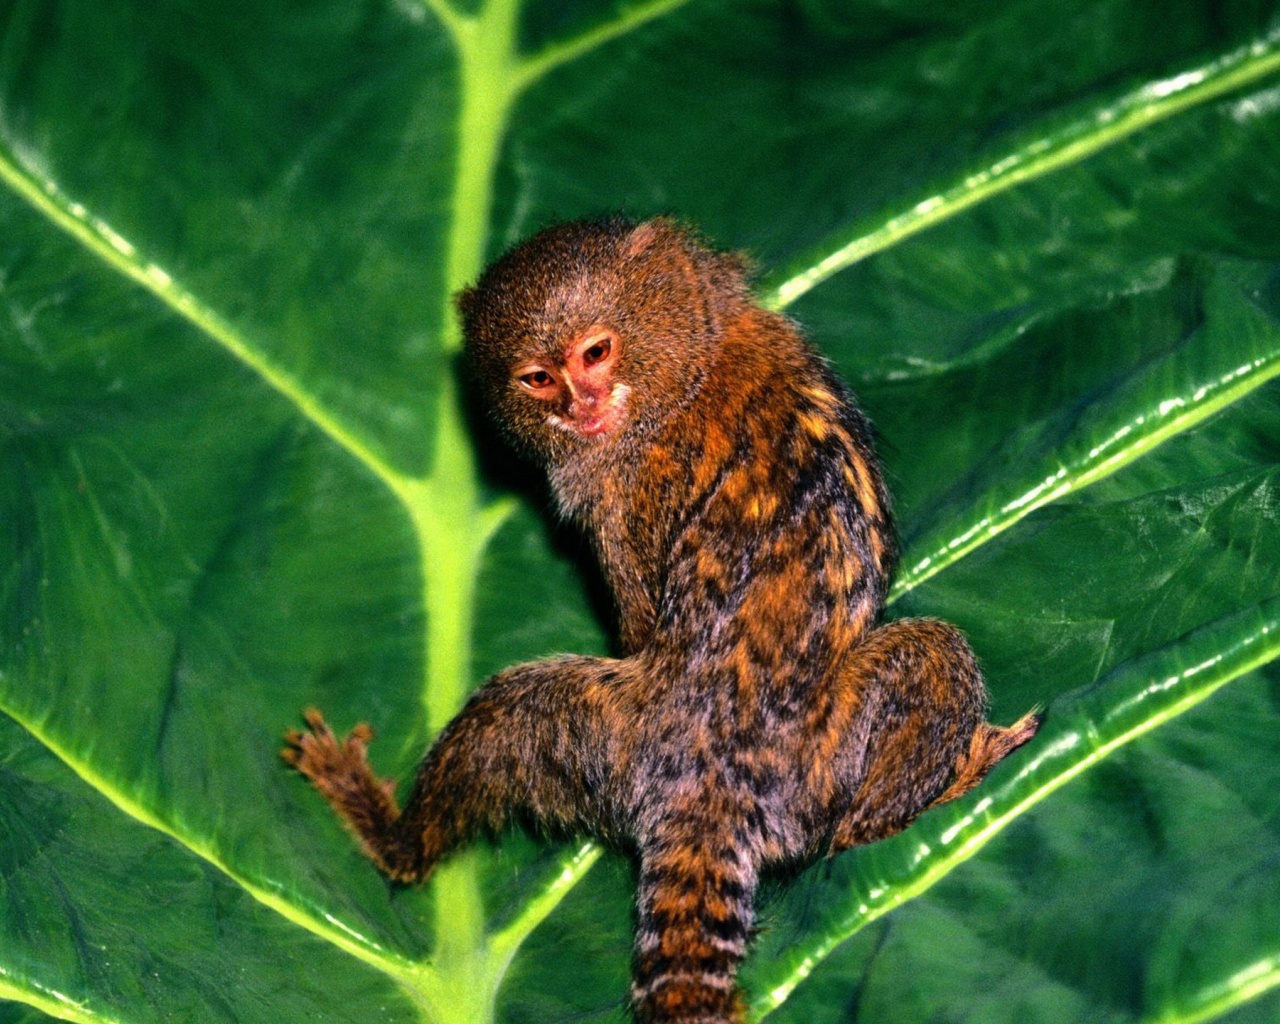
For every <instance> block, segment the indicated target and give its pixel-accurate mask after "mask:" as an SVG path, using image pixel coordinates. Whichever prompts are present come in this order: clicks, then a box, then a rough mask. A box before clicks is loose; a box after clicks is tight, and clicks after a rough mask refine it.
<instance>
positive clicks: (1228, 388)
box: [888, 355, 1280, 604]
mask: <svg viewBox="0 0 1280 1024" xmlns="http://www.w3.org/2000/svg"><path fill="white" fill-rule="evenodd" d="M1277 375H1280V355H1273V356H1272V357H1271V358H1269V359H1266V360H1258V361H1256V362H1255V364H1254V365H1252V366H1251V368H1250V372H1248V373H1241V374H1239V375H1238V376H1236V377H1234V378H1233V379H1232V381H1231V382H1230V383H1229V384H1225V385H1221V386H1218V387H1210V386H1208V385H1206V386H1204V387H1203V388H1202V389H1201V390H1202V391H1203V394H1202V397H1201V398H1200V400H1199V401H1196V400H1195V398H1194V396H1193V397H1192V398H1191V399H1190V400H1187V401H1185V402H1178V403H1176V404H1175V405H1173V406H1172V408H1171V410H1170V412H1169V413H1166V414H1165V415H1163V416H1162V415H1160V414H1159V413H1158V412H1156V413H1142V414H1140V415H1138V416H1136V417H1134V419H1132V420H1130V421H1129V422H1128V423H1126V424H1125V426H1124V427H1123V428H1121V429H1120V430H1117V431H1114V432H1113V433H1112V435H1111V437H1110V438H1108V439H1107V440H1106V441H1105V442H1103V443H1100V444H1098V445H1096V446H1094V447H1093V448H1092V449H1091V450H1090V452H1089V453H1088V455H1087V456H1086V457H1085V458H1084V459H1082V460H1079V461H1077V462H1076V463H1074V464H1071V465H1059V466H1058V468H1057V469H1056V470H1055V472H1054V473H1053V474H1052V475H1050V476H1047V477H1044V478H1042V479H1041V480H1039V481H1037V483H1036V484H1035V485H1034V486H1033V487H1031V488H1030V489H1028V490H1027V491H1024V492H1023V493H1022V494H1020V495H1019V496H1018V497H1017V498H1015V499H1013V500H1011V501H1008V502H1006V503H1005V504H1004V505H1003V506H1002V507H1001V508H1000V509H999V510H998V511H997V512H996V513H994V514H992V515H989V516H984V517H982V518H981V519H979V521H978V522H976V523H975V524H973V525H971V526H970V527H969V528H968V529H967V530H965V531H964V532H963V533H961V534H959V535H957V536H955V537H953V538H952V539H951V540H950V541H949V542H948V543H947V544H946V546H945V547H944V548H942V549H939V550H935V551H931V552H926V553H925V555H924V556H923V557H922V558H920V559H918V560H917V561H916V562H915V563H914V564H912V565H911V566H909V567H907V568H905V569H903V570H901V571H900V572H899V573H898V575H897V576H896V577H895V578H894V581H893V585H892V587H891V588H890V592H889V598H888V603H889V604H892V603H893V602H894V601H896V600H898V599H899V598H901V597H903V596H904V595H905V594H908V593H910V592H911V591H912V590H913V589H915V588H916V587H918V586H919V585H920V584H921V583H923V582H925V581H926V580H928V579H930V578H931V577H933V576H935V575H937V574H938V573H939V572H941V571H942V570H943V569H946V568H947V567H949V566H951V565H954V564H955V563H956V562H958V561H959V560H960V559H962V558H964V557H965V556H966V555H969V554H971V553H972V552H973V551H974V550H976V549H977V548H979V547H981V546H982V545H983V544H985V543H986V542H987V541H989V540H991V539H992V538H993V537H995V536H997V535H999V534H1001V533H1003V532H1004V531H1005V530H1008V529H1009V528H1010V527H1012V526H1014V525H1015V524H1016V523H1018V522H1019V521H1020V520H1022V519H1024V518H1025V517H1027V516H1028V515H1030V514H1031V513H1032V512H1034V511H1036V509H1039V508H1043V507H1044V506H1045V505H1048V504H1050V503H1052V502H1054V501H1057V500H1059V499H1061V498H1064V497H1066V496H1067V495H1069V494H1073V493H1075V492H1076V491H1080V490H1083V489H1084V488H1086V487H1088V486H1090V485H1091V484H1094V483H1097V482H1098V481H1099V480H1102V479H1104V478H1105V477H1108V476H1111V475H1113V474H1114V473H1116V472H1118V471H1120V470H1121V469H1124V468H1125V467H1126V466H1130V465H1132V464H1133V463H1134V462H1136V461H1137V460H1138V459H1140V458H1142V457H1143V456H1145V455H1147V454H1148V453H1150V452H1151V451H1153V450H1154V449H1156V448H1158V447H1159V446H1160V445H1162V444H1164V443H1165V442H1167V441H1169V440H1171V439H1172V438H1174V437H1177V436H1179V435H1181V434H1184V433H1186V432H1187V431H1188V430H1190V429H1192V428H1193V427H1195V426H1197V425H1199V424H1200V423H1203V422H1204V421H1205V420H1207V419H1208V418H1209V417H1210V416H1213V415H1214V414H1215V413H1218V412H1221V411H1222V410H1223V409H1225V408H1226V407H1227V406H1229V405H1232V404H1234V403H1235V402H1237V401H1239V400H1240V399H1241V398H1243V397H1244V396H1246V395H1248V394H1249V393H1250V392H1252V391H1255V390H1256V389H1258V388H1260V387H1262V385H1264V384H1266V383H1268V382H1269V381H1271V380H1273V379H1275V377H1276V376H1277ZM1175 410H1176V411H1175ZM1139 421H1141V422H1140V426H1145V425H1146V424H1147V423H1151V424H1152V427H1151V429H1146V430H1143V429H1138V430H1135V429H1132V427H1133V424H1134V423H1135V422H1139ZM1121 436H1123V437H1124V438H1125V439H1129V443H1118V438H1119V437H1121Z"/></svg>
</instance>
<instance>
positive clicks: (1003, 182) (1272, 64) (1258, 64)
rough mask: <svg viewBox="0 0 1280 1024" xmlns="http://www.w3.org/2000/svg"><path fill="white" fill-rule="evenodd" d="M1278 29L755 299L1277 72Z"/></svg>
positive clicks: (985, 172)
mask: <svg viewBox="0 0 1280 1024" xmlns="http://www.w3.org/2000/svg"><path fill="white" fill-rule="evenodd" d="M1278 43H1280V32H1275V33H1272V34H1271V35H1268V36H1266V37H1265V38H1263V39H1260V40H1257V41H1255V42H1254V43H1252V44H1250V45H1248V46H1244V47H1241V48H1240V49H1238V50H1235V51H1233V52H1232V53H1230V54H1227V55H1226V56H1224V57H1221V58H1219V59H1218V60H1215V61H1212V62H1211V63H1209V64H1207V65H1204V66H1201V67H1197V68H1192V69H1190V70H1188V71H1183V72H1181V73H1179V74H1176V75H1172V76H1170V77H1168V78H1164V79H1161V80H1159V81H1156V82H1148V83H1147V84H1145V85H1143V86H1140V87H1139V88H1137V89H1134V90H1132V91H1130V92H1128V93H1126V94H1124V95H1123V96H1121V97H1120V98H1119V99H1117V100H1115V101H1113V102H1110V103H1108V104H1105V105H1103V106H1101V107H1098V108H1097V109H1095V110H1094V111H1092V112H1091V113H1090V114H1088V115H1086V116H1084V117H1082V118H1079V119H1077V120H1075V121H1073V122H1071V123H1070V124H1068V125H1066V126H1064V127H1063V128H1062V129H1061V130H1059V131H1058V132H1057V133H1056V134H1055V135H1054V136H1053V137H1043V136H1042V137H1038V138H1034V139H1032V141H1030V142H1028V143H1027V144H1025V145H1024V146H1022V147H1021V148H1019V149H1015V150H1014V151H1013V152H1011V153H1009V154H1007V155H1005V156H1003V157H1002V158H1001V159H999V160H996V161H994V162H993V163H990V164H988V165H986V166H985V167H981V168H977V169H975V170H973V171H971V172H969V173H967V174H965V175H963V176H962V177H961V178H960V179H959V181H957V182H955V183H953V184H950V185H946V186H944V187H942V188H940V189H937V190H935V191H932V192H931V193H930V194H929V195H927V196H924V197H922V198H921V199H920V200H918V201H917V202H915V203H913V204H912V205H911V206H910V207H909V208H908V209H907V210H906V211H905V212H902V213H897V214H893V215H891V216H889V217H887V218H884V219H880V220H879V221H878V226H876V227H874V228H872V229H871V230H869V231H866V232H865V233H864V234H861V235H859V236H857V237H855V238H853V239H851V240H850V241H848V242H847V243H845V244H843V245H839V246H836V247H835V248H833V249H832V250H830V251H828V252H826V253H825V254H824V255H821V256H818V257H815V258H813V259H812V260H811V261H810V263H809V264H808V265H807V266H806V267H804V268H803V269H801V270H798V271H795V272H792V273H790V274H789V275H788V276H786V277H785V279H784V280H782V281H780V282H779V283H777V284H776V285H773V286H772V287H768V288H767V290H766V291H765V293H764V294H763V295H762V296H761V301H762V302H763V303H764V304H765V305H767V306H769V307H770V308H773V309H784V308H786V307H787V306H789V305H790V304H791V303H793V302H795V301H796V300H797V299H799V298H800V297H801V296H802V295H804V294H805V293H806V292H808V291H810V290H811V289H813V288H815V287H817V286H818V285H819V284H821V283H822V282H823V281H826V280H827V279H828V278H829V277H831V276H832V275H833V274H836V273H838V272H839V271H841V270H844V269H846V268H848V267H850V266H852V265H853V264H855V263H857V262H859V261H861V260H864V259H866V258H867V257H868V256H871V255H873V254H874V253H877V252H880V251H882V250H884V249H887V248H889V247H891V246H893V245H896V244H897V243H899V242H901V241H903V240H904V239H907V238H909V237H911V236H912V235H916V234H919V233H920V232H922V231H924V230H926V229H927V228H930V227H933V226H934V225H935V224H938V223H941V222H942V221H945V220H948V219H950V218H952V217H954V216H956V215H957V214H959V213H961V212H962V211H964V210H967V209H969V208H970V207H972V206H974V205H976V204H978V203H980V202H983V201H984V200H987V199H990V198H991V197H992V196H995V195H998V194H999V193H1001V192H1004V191H1006V190H1007V189H1010V188H1013V187H1015V186H1017V185H1020V184H1023V183H1025V182H1027V181H1030V180H1032V179H1034V178H1039V177H1042V176H1044V175H1046V174H1049V173H1051V172H1052V171H1056V170H1058V169H1060V168H1062V167H1065V166H1067V165H1069V164H1072V163H1076V162H1079V161H1081V160H1084V159H1085V158H1087V157H1090V156H1092V155H1094V154H1095V153H1098V152H1100V151H1101V150H1103V149H1106V148H1107V147H1109V146H1111V145H1114V144H1115V143H1117V142H1119V141H1121V140H1122V139H1124V138H1127V137H1128V136H1130V135H1132V134H1134V133H1135V132H1138V131H1140V130H1142V129H1143V128H1147V127H1149V126H1151V125H1153V124H1156V123H1157V122H1159V121H1163V120H1165V119H1167V118H1169V117H1171V116H1172V115H1174V114H1177V113H1179V112H1181V111H1184V110H1187V109H1188V108H1190V107H1194V106H1198V105H1200V104H1203V103H1206V102H1208V101H1210V100H1213V99H1217V98H1218V97H1220V96H1223V95H1225V94H1226V93H1229V92H1233V91H1235V90H1238V89H1241V88H1243V87H1244V86H1246V85H1249V84H1252V83H1254V82H1257V81H1259V80H1261V79H1263V78H1266V77H1267V76H1269V75H1272V74H1275V73H1276V72H1280V50H1277V44H1278Z"/></svg>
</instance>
